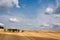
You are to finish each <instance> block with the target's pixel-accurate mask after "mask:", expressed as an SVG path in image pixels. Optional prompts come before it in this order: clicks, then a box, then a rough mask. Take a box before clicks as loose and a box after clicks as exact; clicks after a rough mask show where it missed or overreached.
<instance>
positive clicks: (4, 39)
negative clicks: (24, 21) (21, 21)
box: [0, 31, 60, 40]
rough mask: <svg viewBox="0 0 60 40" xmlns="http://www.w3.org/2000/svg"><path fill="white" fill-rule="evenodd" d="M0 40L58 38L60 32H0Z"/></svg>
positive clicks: (50, 39) (45, 39) (49, 39)
mask: <svg viewBox="0 0 60 40" xmlns="http://www.w3.org/2000/svg"><path fill="white" fill-rule="evenodd" d="M0 40H60V32H53V31H36V32H31V31H24V32H14V33H13V32H0Z"/></svg>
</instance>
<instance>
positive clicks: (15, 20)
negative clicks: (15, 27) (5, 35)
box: [9, 18, 19, 22]
mask: <svg viewBox="0 0 60 40" xmlns="http://www.w3.org/2000/svg"><path fill="white" fill-rule="evenodd" d="M9 20H10V21H12V22H19V20H18V19H17V18H9Z"/></svg>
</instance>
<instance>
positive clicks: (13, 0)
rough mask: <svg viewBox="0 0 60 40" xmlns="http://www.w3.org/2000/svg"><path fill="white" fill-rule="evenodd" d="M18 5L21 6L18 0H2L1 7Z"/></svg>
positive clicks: (0, 0)
mask: <svg viewBox="0 0 60 40" xmlns="http://www.w3.org/2000/svg"><path fill="white" fill-rule="evenodd" d="M14 5H16V7H17V8H20V6H19V2H18V0H0V7H7V8H11V7H13V6H14Z"/></svg>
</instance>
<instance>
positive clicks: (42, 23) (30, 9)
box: [0, 0, 60, 30]
mask: <svg viewBox="0 0 60 40" xmlns="http://www.w3.org/2000/svg"><path fill="white" fill-rule="evenodd" d="M59 20H60V0H0V25H2V26H4V27H5V28H17V29H25V30H27V29H28V30H45V29H46V30H59V29H60V27H59V26H60V21H59ZM55 26H57V27H55Z"/></svg>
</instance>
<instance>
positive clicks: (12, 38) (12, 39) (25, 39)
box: [0, 34, 58, 40]
mask: <svg viewBox="0 0 60 40" xmlns="http://www.w3.org/2000/svg"><path fill="white" fill-rule="evenodd" d="M0 40H58V39H53V38H43V37H31V36H17V35H8V34H0Z"/></svg>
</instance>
